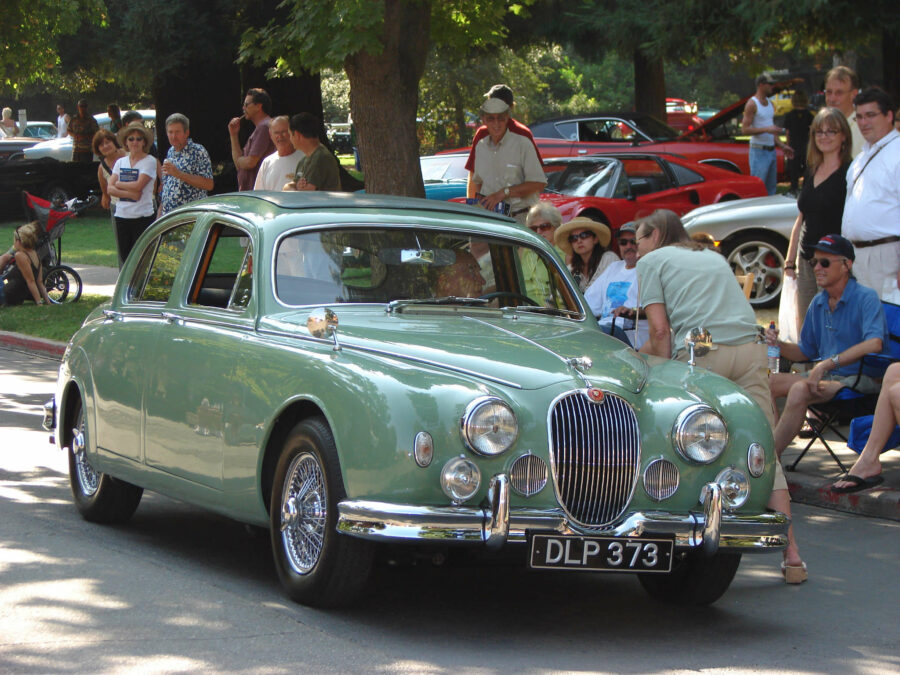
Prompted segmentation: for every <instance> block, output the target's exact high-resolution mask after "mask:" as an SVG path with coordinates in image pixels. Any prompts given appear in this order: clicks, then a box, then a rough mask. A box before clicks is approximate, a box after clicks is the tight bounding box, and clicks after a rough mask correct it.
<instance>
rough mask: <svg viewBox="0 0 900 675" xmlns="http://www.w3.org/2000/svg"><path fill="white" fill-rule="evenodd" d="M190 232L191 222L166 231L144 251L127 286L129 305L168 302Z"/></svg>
mask: <svg viewBox="0 0 900 675" xmlns="http://www.w3.org/2000/svg"><path fill="white" fill-rule="evenodd" d="M193 230H194V223H193V222H190V223H183V224H181V225H179V226H177V227H173V228H172V229H171V230H166V231H165V232H163V233H162V234H161V235H160V236H159V237H157V238H156V239H154V240H153V241H152V242H151V243H150V244H149V245H148V246H147V248H146V249H144V252H143V253H142V254H141V259H140V262H138V266H137V269H136V270H135V273H134V275H133V276H132V279H131V283H129V285H128V301H129V302H167V301H168V299H169V296H170V295H171V294H172V286H173V284H174V283H175V276H176V274H177V273H178V266H179V265H180V264H181V258H182V256H183V255H184V249H185V247H186V246H187V242H188V239H190V238H191V232H193Z"/></svg>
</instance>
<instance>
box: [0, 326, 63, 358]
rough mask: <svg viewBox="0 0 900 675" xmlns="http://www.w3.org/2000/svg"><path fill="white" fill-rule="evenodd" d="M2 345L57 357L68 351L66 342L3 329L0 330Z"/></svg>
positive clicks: (0, 342) (0, 343)
mask: <svg viewBox="0 0 900 675" xmlns="http://www.w3.org/2000/svg"><path fill="white" fill-rule="evenodd" d="M0 345H2V346H4V347H12V348H15V349H23V350H25V351H29V352H35V353H38V354H40V355H42V356H53V357H56V358H57V359H61V358H62V355H63V354H64V353H65V351H66V343H65V342H58V341H57V340H45V339H44V338H38V337H33V336H31V335H23V334H22V333H12V332H10V331H3V330H0Z"/></svg>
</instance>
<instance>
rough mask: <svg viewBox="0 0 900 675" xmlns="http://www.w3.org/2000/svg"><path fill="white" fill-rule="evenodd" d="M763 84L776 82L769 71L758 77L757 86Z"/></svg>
mask: <svg viewBox="0 0 900 675" xmlns="http://www.w3.org/2000/svg"><path fill="white" fill-rule="evenodd" d="M761 84H775V78H773V77H772V76H771V75H769V74H768V73H763V74H762V75H760V76H759V77H757V78H756V86H757V87H758V86H759V85H761Z"/></svg>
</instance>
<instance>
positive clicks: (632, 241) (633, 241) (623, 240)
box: [619, 239, 637, 246]
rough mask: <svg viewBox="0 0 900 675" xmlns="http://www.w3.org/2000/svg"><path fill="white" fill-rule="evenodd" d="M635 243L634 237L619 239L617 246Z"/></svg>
mask: <svg viewBox="0 0 900 675" xmlns="http://www.w3.org/2000/svg"><path fill="white" fill-rule="evenodd" d="M635 244H637V240H636V239H619V246H634V245H635Z"/></svg>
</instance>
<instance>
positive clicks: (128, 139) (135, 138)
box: [125, 136, 144, 143]
mask: <svg viewBox="0 0 900 675" xmlns="http://www.w3.org/2000/svg"><path fill="white" fill-rule="evenodd" d="M125 140H126V141H128V142H129V143H133V142H134V141H140V142H141V143H143V142H144V137H143V136H129V137H128V138H126V139H125Z"/></svg>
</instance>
